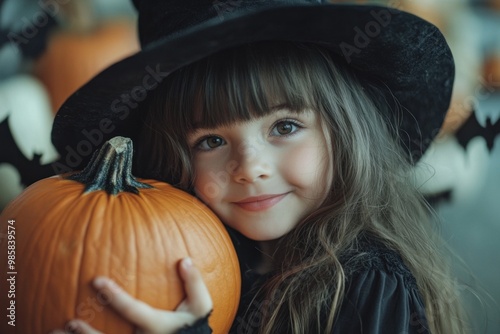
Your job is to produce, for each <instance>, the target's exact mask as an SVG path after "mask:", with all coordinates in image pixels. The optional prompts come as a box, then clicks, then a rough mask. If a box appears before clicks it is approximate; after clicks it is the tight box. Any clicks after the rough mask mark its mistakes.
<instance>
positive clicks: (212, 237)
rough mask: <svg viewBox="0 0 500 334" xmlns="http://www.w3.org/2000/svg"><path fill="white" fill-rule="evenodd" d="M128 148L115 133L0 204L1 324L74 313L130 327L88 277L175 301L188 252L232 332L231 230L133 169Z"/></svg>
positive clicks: (27, 328) (153, 299)
mask: <svg viewBox="0 0 500 334" xmlns="http://www.w3.org/2000/svg"><path fill="white" fill-rule="evenodd" d="M131 152H132V143H131V140H130V139H128V138H123V137H115V138H113V139H111V140H110V141H108V142H106V143H105V145H104V146H103V148H102V149H101V150H100V151H99V154H96V155H94V157H93V159H92V161H91V162H90V164H89V165H88V166H87V168H86V169H84V170H83V171H82V172H79V173H76V174H75V173H74V174H69V175H64V176H61V175H59V176H54V177H50V178H46V179H43V180H40V181H38V182H36V183H34V184H33V185H31V186H30V187H28V188H27V189H26V190H25V191H24V192H23V193H22V194H21V195H20V196H19V197H17V198H16V199H15V200H14V201H12V202H11V203H10V205H9V206H7V207H6V208H5V210H4V211H3V212H2V214H1V215H0V222H1V225H0V226H1V229H0V233H1V234H0V236H3V238H2V239H1V240H0V250H1V252H0V254H1V256H0V266H1V268H2V270H1V272H0V279H1V281H2V287H3V286H4V283H5V282H7V283H8V284H7V288H6V289H5V288H2V292H1V294H0V300H1V308H2V309H3V310H4V312H5V310H6V309H7V319H6V318H5V315H4V319H3V320H2V321H1V322H0V333H5V334H7V333H14V332H15V333H30V334H36V333H40V334H42V333H43V334H45V333H47V332H48V331H50V330H53V329H56V328H64V326H65V324H66V322H67V321H68V320H70V319H72V318H80V319H83V320H86V321H87V322H89V323H90V324H91V325H92V326H94V327H95V328H96V329H98V330H101V331H103V332H104V333H133V327H132V326H131V325H130V324H129V323H127V322H125V321H124V320H123V319H122V318H121V317H120V316H119V315H118V314H116V313H115V312H114V311H113V310H112V308H111V307H109V306H106V304H107V303H108V302H109V296H106V295H104V294H99V293H97V292H96V291H95V290H94V289H93V288H92V287H91V281H92V279H93V278H95V277H96V276H99V275H105V276H108V277H111V278H113V279H114V280H115V281H116V282H117V283H118V284H119V285H121V286H122V287H123V288H124V289H125V290H126V291H128V292H129V293H130V294H132V295H133V296H135V297H137V298H139V299H140V300H143V301H145V302H146V303H148V304H150V305H152V306H153V307H157V308H161V309H169V310H173V309H175V307H176V306H177V305H178V304H179V303H180V302H181V300H183V299H184V298H185V292H184V288H183V285H182V282H181V280H180V278H179V276H178V270H177V264H178V262H179V260H180V259H182V258H184V257H186V256H189V257H191V258H192V259H193V262H194V264H195V265H196V266H197V267H198V268H199V269H200V271H201V272H202V275H203V277H204V280H205V283H206V284H207V286H208V289H209V291H210V293H211V296H212V299H213V302H214V310H213V313H212V315H211V317H210V325H211V327H212V328H213V330H214V333H227V332H228V330H229V328H230V326H231V324H232V322H233V320H234V317H235V314H236V310H237V307H238V303H239V294H240V276H239V264H238V259H237V257H236V253H235V251H234V248H233V246H232V243H231V240H230V238H229V235H228V233H227V231H226V230H225V228H224V226H223V225H222V223H221V222H220V220H219V219H218V218H217V216H215V215H214V214H213V213H212V211H211V210H209V209H208V208H207V207H206V206H205V205H204V204H203V203H201V202H200V201H198V200H197V199H196V198H194V197H193V196H191V195H189V194H188V193H186V192H184V191H181V190H179V189H176V188H174V187H172V186H170V185H168V184H166V183H163V182H159V181H154V180H143V179H135V178H134V177H133V176H132V175H131V174H130V169H131V160H132V157H131V155H132V153H131ZM76 180H78V181H76ZM8 252H10V253H8ZM6 290H7V291H6ZM11 321H14V322H13V323H14V324H15V327H13V326H11V325H10V324H9V322H11Z"/></svg>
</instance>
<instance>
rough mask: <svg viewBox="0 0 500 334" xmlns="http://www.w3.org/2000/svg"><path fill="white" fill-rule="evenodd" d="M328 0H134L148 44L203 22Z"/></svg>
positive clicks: (141, 36) (144, 42) (141, 38)
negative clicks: (248, 12) (249, 12)
mask: <svg viewBox="0 0 500 334" xmlns="http://www.w3.org/2000/svg"><path fill="white" fill-rule="evenodd" d="M323 2H328V1H327V0H164V1H161V0H133V4H134V6H135V8H136V9H137V11H138V13H139V24H138V29H139V41H140V43H141V46H142V48H144V47H145V46H146V45H148V44H150V43H152V42H154V41H156V40H159V39H163V38H166V37H168V36H175V35H176V34H179V33H180V32H181V31H183V30H186V29H188V28H190V27H192V26H196V25H200V24H202V23H203V22H206V21H209V20H212V19H217V20H219V21H223V20H225V19H227V18H229V17H230V16H232V15H236V14H237V13H241V12H245V11H252V10H262V9H266V8H272V7H276V6H290V5H304V4H318V3H323Z"/></svg>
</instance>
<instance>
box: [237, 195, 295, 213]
mask: <svg viewBox="0 0 500 334" xmlns="http://www.w3.org/2000/svg"><path fill="white" fill-rule="evenodd" d="M286 195H288V193H284V194H279V195H262V196H257V197H248V198H245V199H243V200H241V201H238V202H233V204H236V205H237V206H239V207H240V208H242V209H243V210H247V211H264V210H267V209H269V208H270V207H272V206H274V205H275V204H277V203H278V202H280V201H281V200H282V199H283V198H285V196H286Z"/></svg>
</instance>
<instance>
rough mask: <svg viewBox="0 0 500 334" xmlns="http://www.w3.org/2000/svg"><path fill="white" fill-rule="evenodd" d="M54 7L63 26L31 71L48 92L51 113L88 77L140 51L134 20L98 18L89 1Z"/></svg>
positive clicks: (66, 2)
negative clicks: (56, 8)
mask: <svg viewBox="0 0 500 334" xmlns="http://www.w3.org/2000/svg"><path fill="white" fill-rule="evenodd" d="M59 2H61V1H59ZM57 7H58V10H59V11H60V12H58V16H59V19H61V21H63V22H64V23H65V24H62V27H61V28H60V29H58V30H56V31H55V32H54V33H53V34H52V35H51V36H50V38H49V40H48V44H47V48H46V50H45V52H44V53H43V54H42V56H41V57H40V58H39V59H37V61H36V62H35V64H34V69H33V72H34V74H35V76H37V77H38V78H39V79H40V80H41V81H42V82H43V83H44V85H45V86H46V87H47V90H48V91H49V94H50V97H51V101H52V108H53V111H54V113H55V112H57V110H59V107H60V106H61V105H62V103H63V102H64V101H65V100H66V98H68V97H69V96H70V95H71V94H72V93H74V92H75V91H76V90H77V89H78V88H79V87H80V86H82V85H83V84H84V83H85V82H87V81H88V80H89V79H90V78H92V77H93V76H95V75H96V74H97V73H99V72H100V71H101V70H103V69H104V68H106V67H108V66H109V65H111V64H113V63H115V62H117V61H118V60H120V59H122V58H125V57H126V56H129V55H131V54H133V53H135V52H137V51H138V50H139V41H138V39H137V29H136V26H137V24H136V19H135V18H132V17H115V18H106V19H99V18H98V17H97V15H96V14H95V13H94V11H95V10H94V8H93V7H94V5H93V3H92V1H65V2H64V3H63V2H61V3H59V4H58V6H57Z"/></svg>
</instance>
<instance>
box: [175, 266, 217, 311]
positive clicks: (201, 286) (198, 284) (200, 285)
mask: <svg viewBox="0 0 500 334" xmlns="http://www.w3.org/2000/svg"><path fill="white" fill-rule="evenodd" d="M179 271H180V276H181V278H182V279H183V281H184V288H185V289H186V294H187V297H186V300H185V301H184V302H183V304H184V305H182V304H181V305H182V306H180V307H182V308H185V307H186V306H187V308H188V309H189V310H190V311H191V313H193V314H194V315H195V316H197V317H204V316H206V315H207V314H208V313H209V312H210V311H211V310H212V308H213V303H212V298H211V297H210V292H209V291H208V288H207V286H206V285H205V282H204V281H203V277H202V276H201V273H200V271H199V270H198V269H197V268H196V267H195V266H194V265H193V262H192V260H191V259H190V258H185V259H183V260H182V261H181V263H180V268H179Z"/></svg>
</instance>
